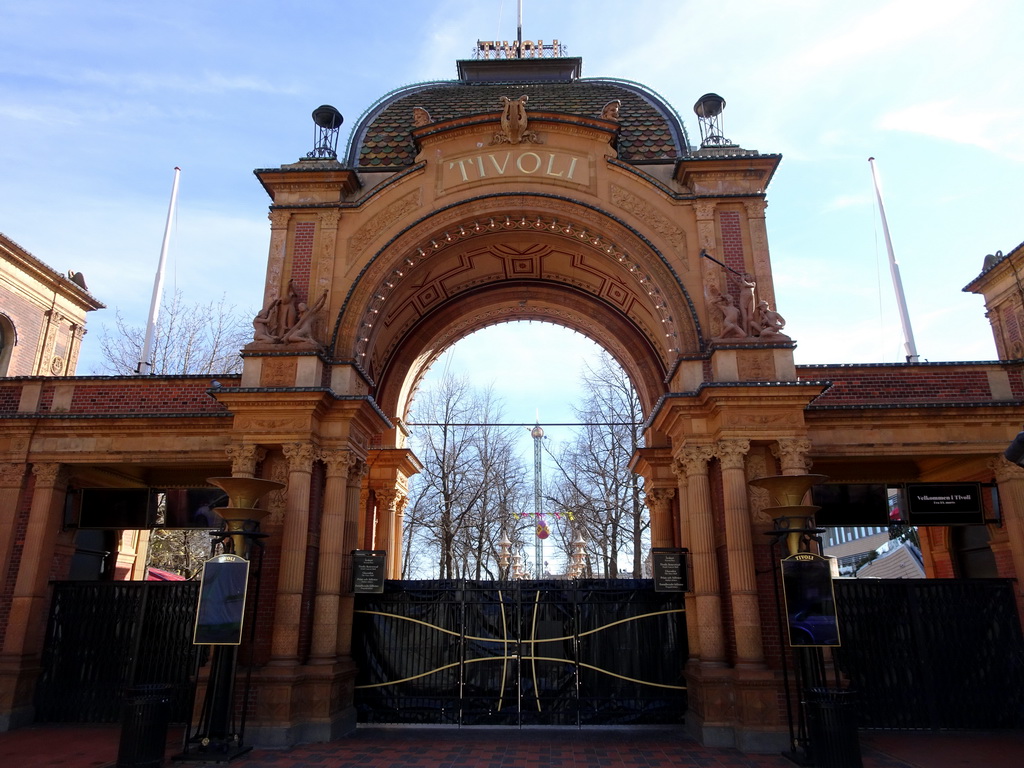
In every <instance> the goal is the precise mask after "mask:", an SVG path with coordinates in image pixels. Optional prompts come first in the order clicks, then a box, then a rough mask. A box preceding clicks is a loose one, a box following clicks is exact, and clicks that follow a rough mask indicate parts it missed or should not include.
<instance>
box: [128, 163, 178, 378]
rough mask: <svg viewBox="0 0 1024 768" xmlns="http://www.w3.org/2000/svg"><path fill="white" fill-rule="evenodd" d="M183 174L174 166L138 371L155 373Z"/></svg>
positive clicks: (136, 370)
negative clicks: (173, 223) (156, 342)
mask: <svg viewBox="0 0 1024 768" xmlns="http://www.w3.org/2000/svg"><path fill="white" fill-rule="evenodd" d="M180 176H181V168H178V167H177V166H175V167H174V184H173V186H172V187H171V204H170V206H168V208H167V224H166V225H164V242H163V245H161V246H160V263H159V264H158V265H157V268H156V277H155V278H154V279H153V298H152V299H151V300H150V302H149V323H147V324H146V341H145V343H144V344H143V345H142V359H141V360H140V361H139V365H138V367H137V368H136V369H135V372H136V373H148V374H152V373H153V361H152V360H150V357H151V356H152V355H153V337H154V336H155V335H156V319H157V316H158V315H159V314H160V297H161V295H162V294H163V290H164V267H165V266H166V264H167V246H168V245H169V244H170V242H171V221H172V220H173V219H174V206H175V204H176V203H177V201H178V178H179V177H180Z"/></svg>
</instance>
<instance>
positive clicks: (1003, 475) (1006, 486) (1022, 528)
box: [991, 456, 1024, 615]
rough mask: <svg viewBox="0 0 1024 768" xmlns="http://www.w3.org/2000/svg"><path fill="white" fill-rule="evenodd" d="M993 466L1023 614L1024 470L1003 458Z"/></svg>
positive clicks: (992, 464) (1018, 601)
mask: <svg viewBox="0 0 1024 768" xmlns="http://www.w3.org/2000/svg"><path fill="white" fill-rule="evenodd" d="M991 466H992V469H993V471H994V472H995V476H996V484H997V485H998V486H999V499H1000V501H1001V502H1002V513H1003V525H1004V526H1005V527H1006V536H1007V538H1008V539H1009V540H1010V552H1011V553H1012V554H1013V570H1014V574H1015V576H1016V577H1017V580H1016V582H1014V591H1015V592H1016V593H1017V606H1018V610H1019V611H1020V612H1021V615H1024V468H1021V467H1018V466H1017V465H1016V464H1014V463H1012V462H1010V461H1007V460H1006V459H1004V458H1003V457H1002V456H1000V457H999V458H997V459H995V460H994V461H993V462H992V463H991Z"/></svg>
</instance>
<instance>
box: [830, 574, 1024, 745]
mask: <svg viewBox="0 0 1024 768" xmlns="http://www.w3.org/2000/svg"><path fill="white" fill-rule="evenodd" d="M835 592H836V605H837V611H838V614H839V620H840V632H841V633H842V644H843V645H842V647H841V648H839V649H837V650H836V653H835V658H836V662H837V664H838V666H839V668H840V671H841V672H842V673H843V674H844V675H845V676H846V677H848V678H849V680H850V688H851V690H852V691H853V692H854V695H853V697H852V701H853V705H854V706H855V707H856V708H857V713H858V721H859V725H860V726H861V727H863V728H904V729H907V728H936V729H938V728H962V729H989V728H1022V727H1024V641H1022V637H1021V624H1020V620H1019V618H1018V616H1017V606H1016V602H1015V599H1014V593H1013V583H1012V582H1010V581H1006V580H1000V579H893V580H875V579H840V580H837V581H836V582H835Z"/></svg>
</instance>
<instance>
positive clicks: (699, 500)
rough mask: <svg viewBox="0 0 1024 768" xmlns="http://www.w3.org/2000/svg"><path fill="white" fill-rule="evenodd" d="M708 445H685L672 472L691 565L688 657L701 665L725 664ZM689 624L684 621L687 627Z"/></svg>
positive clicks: (684, 543) (682, 535) (710, 452)
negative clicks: (691, 585) (690, 646)
mask: <svg viewBox="0 0 1024 768" xmlns="http://www.w3.org/2000/svg"><path fill="white" fill-rule="evenodd" d="M713 455H714V454H713V451H712V449H711V446H707V445H687V446H684V447H683V450H682V452H681V453H680V455H679V457H678V458H677V459H676V462H675V465H674V466H673V469H674V471H675V473H676V477H677V478H678V479H679V496H680V499H685V500H686V503H685V507H684V506H683V504H680V509H679V521H680V522H679V527H680V538H681V539H682V541H683V545H684V546H686V547H688V548H689V550H690V562H691V563H692V565H693V600H694V612H695V614H696V615H695V616H694V621H693V624H694V625H695V631H694V632H691V633H690V638H691V643H692V644H693V645H694V646H695V647H694V648H691V650H690V655H691V656H692V657H696V658H699V659H700V661H701V663H702V664H705V665H712V666H724V665H725V640H724V637H723V633H722V598H721V591H720V587H719V582H718V563H717V561H716V557H715V529H714V519H713V515H712V510H711V485H710V483H709V482H708V461H710V460H711V458H712V456H713ZM689 625H690V622H689V621H687V626H689Z"/></svg>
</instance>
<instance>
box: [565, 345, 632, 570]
mask: <svg viewBox="0 0 1024 768" xmlns="http://www.w3.org/2000/svg"><path fill="white" fill-rule="evenodd" d="M583 384H584V388H585V392H586V396H585V399H584V400H583V402H582V404H581V405H580V406H579V407H578V408H574V409H573V410H574V412H575V414H576V416H577V418H578V419H579V420H580V421H581V422H583V423H584V424H585V426H584V427H583V428H582V429H581V430H580V431H579V432H578V433H577V435H576V437H575V439H574V440H573V441H572V442H571V443H569V444H568V445H566V446H565V447H564V448H563V449H562V450H561V451H560V452H559V453H558V455H557V456H554V457H553V458H554V459H555V465H556V471H557V476H556V477H555V479H554V481H553V482H552V483H551V484H550V486H549V488H550V491H549V500H550V501H551V502H552V503H553V504H554V505H555V506H556V508H558V509H560V510H562V511H563V513H564V514H565V515H567V516H571V517H572V518H573V526H570V527H567V528H565V529H563V531H562V537H563V541H562V546H563V548H564V549H565V550H566V551H567V552H569V551H571V541H570V540H569V537H570V536H571V535H572V533H573V531H579V532H581V533H582V534H583V537H584V540H585V541H586V543H587V552H588V573H590V574H592V575H600V576H603V577H604V578H614V577H615V576H617V575H618V572H619V565H620V561H621V559H622V558H624V557H628V558H629V561H630V566H631V567H630V570H631V571H632V575H633V577H634V578H639V577H641V576H642V575H643V563H644V558H645V556H646V554H647V550H648V549H649V548H650V544H649V528H650V520H649V518H648V516H647V514H646V509H645V507H644V504H643V499H642V496H641V493H642V491H643V483H642V481H641V478H640V477H639V476H637V475H634V474H633V473H632V472H630V471H629V469H628V466H629V461H630V459H631V457H632V456H633V454H634V453H635V452H636V449H637V448H638V447H639V445H640V439H641V428H640V425H641V422H642V421H643V411H642V409H641V407H640V398H639V396H638V394H637V392H636V390H635V389H634V387H633V385H632V383H631V382H630V380H629V377H628V376H627V375H626V373H625V371H623V370H622V368H621V367H620V366H619V365H618V364H617V363H616V362H615V361H614V360H613V359H612V358H611V357H610V356H609V355H607V354H604V355H602V357H601V359H600V361H599V363H598V364H597V366H596V368H590V367H589V366H588V367H587V372H586V374H585V376H584V381H583ZM569 528H571V529H572V530H569Z"/></svg>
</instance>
